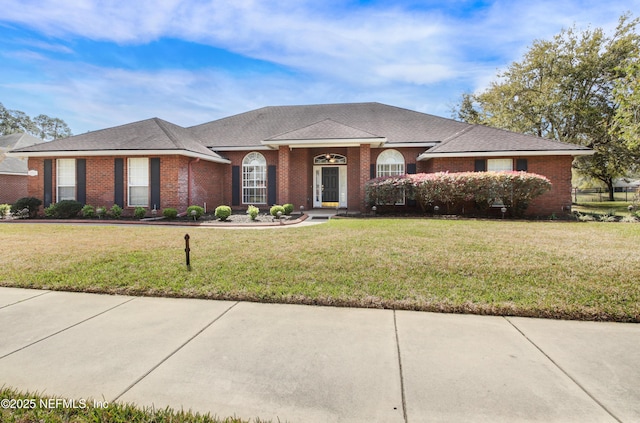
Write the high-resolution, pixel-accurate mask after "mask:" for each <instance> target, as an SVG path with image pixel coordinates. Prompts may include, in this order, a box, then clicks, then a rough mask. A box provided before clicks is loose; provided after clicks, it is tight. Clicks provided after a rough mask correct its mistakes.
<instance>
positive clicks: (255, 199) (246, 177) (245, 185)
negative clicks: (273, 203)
mask: <svg viewBox="0 0 640 423" xmlns="http://www.w3.org/2000/svg"><path fill="white" fill-rule="evenodd" d="M242 202H243V203H244V204H267V160H266V159H265V158H264V156H263V155H262V154H260V153H257V152H255V151H254V152H251V153H249V154H247V155H246V156H244V159H243V160H242Z"/></svg>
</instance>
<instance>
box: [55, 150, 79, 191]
mask: <svg viewBox="0 0 640 423" xmlns="http://www.w3.org/2000/svg"><path fill="white" fill-rule="evenodd" d="M56 167H57V169H56V175H57V176H56V179H57V181H56V185H57V197H56V200H57V201H62V200H75V199H76V159H57V161H56Z"/></svg>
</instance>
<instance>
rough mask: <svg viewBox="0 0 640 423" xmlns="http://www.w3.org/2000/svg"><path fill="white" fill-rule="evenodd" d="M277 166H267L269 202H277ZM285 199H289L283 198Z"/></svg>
mask: <svg viewBox="0 0 640 423" xmlns="http://www.w3.org/2000/svg"><path fill="white" fill-rule="evenodd" d="M276 182H277V181H276V166H275V165H271V166H267V204H275V203H276V192H277V188H276ZM282 200H283V202H284V201H288V200H287V199H285V198H283V199H282Z"/></svg>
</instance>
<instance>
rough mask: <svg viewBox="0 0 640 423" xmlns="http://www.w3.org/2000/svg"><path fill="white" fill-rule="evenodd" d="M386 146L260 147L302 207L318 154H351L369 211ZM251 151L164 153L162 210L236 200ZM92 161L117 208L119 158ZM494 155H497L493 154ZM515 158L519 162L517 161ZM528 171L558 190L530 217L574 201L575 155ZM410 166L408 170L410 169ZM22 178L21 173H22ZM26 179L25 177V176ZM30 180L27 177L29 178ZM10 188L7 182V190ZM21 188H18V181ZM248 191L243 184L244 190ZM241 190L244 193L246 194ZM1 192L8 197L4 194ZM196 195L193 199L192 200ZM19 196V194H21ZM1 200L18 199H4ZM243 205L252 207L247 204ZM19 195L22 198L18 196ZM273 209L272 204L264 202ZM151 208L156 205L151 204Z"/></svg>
mask: <svg viewBox="0 0 640 423" xmlns="http://www.w3.org/2000/svg"><path fill="white" fill-rule="evenodd" d="M397 150H398V151H400V152H401V153H402V154H403V156H404V158H405V163H406V164H410V163H415V164H416V171H417V172H418V173H423V172H441V171H449V172H467V171H473V170H474V166H475V158H473V157H469V158H440V159H438V158H435V159H431V160H428V161H426V162H416V157H417V156H418V155H419V154H420V153H422V152H423V151H424V149H421V148H398V149H397ZM382 151H383V149H378V148H374V149H372V148H370V147H369V146H368V145H363V146H362V147H349V148H324V149H321V148H313V149H292V150H290V149H289V148H288V147H281V148H280V149H279V150H273V151H259V152H260V154H262V155H263V156H264V157H265V159H266V161H267V166H276V175H277V177H276V179H277V181H276V187H277V188H278V190H277V191H278V192H277V200H276V201H277V202H278V203H279V204H284V203H292V204H293V205H294V207H295V208H296V209H298V208H299V207H300V206H301V205H302V206H304V207H305V209H310V208H311V207H313V158H314V157H315V156H317V155H319V154H325V153H333V154H341V155H344V156H345V157H347V165H346V166H347V195H348V197H347V203H348V207H349V210H360V211H365V210H366V209H365V203H364V200H365V198H364V194H365V193H364V184H365V183H366V182H367V181H368V180H369V179H370V173H371V171H370V169H371V166H372V165H375V163H376V160H377V158H378V155H379V154H380V153H381V152H382ZM248 153H250V151H231V152H224V153H223V154H222V155H223V156H224V157H226V158H228V159H229V160H230V161H231V165H227V164H219V163H212V162H208V161H204V160H197V159H192V158H189V157H184V156H179V155H172V156H161V157H160V184H161V194H160V201H161V204H159V205H156V206H157V208H158V209H163V208H167V207H173V208H176V209H178V211H179V212H182V211H185V210H186V208H187V207H188V206H189V205H191V204H197V205H200V206H204V204H205V203H206V205H207V210H213V209H214V208H215V207H217V206H219V205H222V204H226V205H230V204H231V199H232V194H233V193H232V184H231V182H232V167H233V166H240V167H242V160H243V159H244V157H245V156H246V155H247V154H248ZM120 157H121V158H123V159H124V162H125V166H124V198H125V208H124V209H125V210H124V212H125V214H127V215H130V214H132V213H133V207H127V204H126V203H127V198H128V195H127V160H126V159H127V157H123V156H120ZM76 158H84V159H86V167H87V175H86V193H87V204H91V205H93V206H106V207H111V205H113V201H114V159H115V158H116V156H102V157H80V156H79V157H76ZM487 158H491V157H487ZM517 158H518V157H515V156H514V157H513V159H514V166H515V159H517ZM51 159H53V166H52V172H53V174H52V187H51V190H52V193H53V201H54V202H55V201H56V195H57V193H56V161H55V158H51ZM526 159H527V162H528V171H529V172H533V173H538V174H540V175H544V176H546V177H547V178H549V179H550V180H551V183H552V186H553V188H552V190H551V191H550V192H548V193H546V194H544V195H542V196H541V197H539V198H538V199H536V200H534V201H533V202H532V204H530V206H529V209H528V210H527V214H529V215H551V214H553V213H555V214H556V215H560V214H562V213H563V208H565V207H567V206H569V205H570V204H571V163H572V157H569V156H540V157H526ZM44 160H45V158H40V157H37V158H33V157H32V158H30V159H29V169H34V170H37V171H38V176H37V177H28V178H26V182H21V183H23V184H26V186H27V188H26V192H25V191H22V192H21V194H20V195H19V197H23V196H26V195H29V196H34V197H37V198H40V199H42V198H43V193H44ZM189 169H191V183H190V184H189ZM405 169H406V168H405ZM16 178H20V177H16ZM23 178H24V177H23ZM23 180H24V179H23ZM6 186H8V184H7V185H4V184H3V188H4V187H6ZM16 187H18V186H17V185H16ZM239 189H240V190H241V189H242V188H241V186H240V188H239ZM240 194H241V193H240ZM0 195H3V194H2V192H0ZM189 196H190V198H189ZM19 197H18V198H19ZM1 198H2V197H0V203H1V202H10V203H11V202H14V201H15V199H14V200H12V201H7V200H4V201H2V200H1ZM240 198H241V204H240V205H239V206H237V207H236V208H238V209H246V207H247V206H248V205H247V204H243V203H242V196H241V195H240ZM16 199H17V198H16ZM256 206H259V207H260V208H262V209H263V210H264V209H268V208H269V207H270V204H264V205H262V204H261V205H258V204H256ZM149 208H153V205H152V204H151V205H150V207H149Z"/></svg>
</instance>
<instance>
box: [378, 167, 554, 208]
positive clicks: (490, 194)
mask: <svg viewBox="0 0 640 423" xmlns="http://www.w3.org/2000/svg"><path fill="white" fill-rule="evenodd" d="M550 189H551V182H550V181H549V180H548V179H547V178H546V177H544V176H541V175H537V174H535V173H527V172H460V173H448V172H438V173H418V174H414V175H401V176H390V177H383V178H376V179H372V180H370V181H369V182H367V184H366V185H365V192H366V198H367V201H368V203H369V204H370V205H374V204H393V203H394V202H396V201H397V198H398V196H399V195H402V193H403V192H404V195H405V196H406V197H407V198H409V199H412V200H415V201H416V202H417V204H418V205H419V206H420V207H421V208H422V210H425V211H426V210H428V209H429V208H430V207H432V206H433V205H434V204H437V203H440V204H444V205H445V206H446V207H447V209H451V208H456V207H457V206H458V205H460V204H464V203H466V202H474V203H475V205H476V207H478V208H479V209H485V210H486V209H488V208H489V207H491V206H492V205H493V204H494V203H495V202H497V201H502V204H504V205H505V206H506V207H507V208H508V209H509V213H510V214H511V215H520V214H522V212H524V210H526V208H527V206H528V205H529V202H530V201H531V200H533V199H534V198H536V197H538V196H540V195H542V194H544V193H545V192H546V191H548V190H550Z"/></svg>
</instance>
